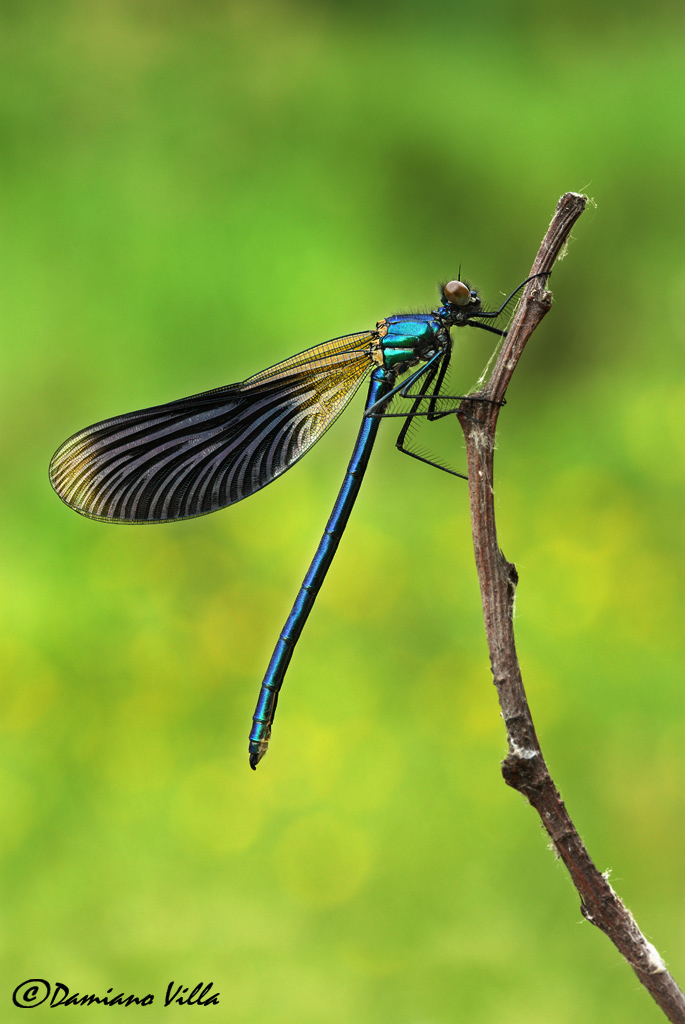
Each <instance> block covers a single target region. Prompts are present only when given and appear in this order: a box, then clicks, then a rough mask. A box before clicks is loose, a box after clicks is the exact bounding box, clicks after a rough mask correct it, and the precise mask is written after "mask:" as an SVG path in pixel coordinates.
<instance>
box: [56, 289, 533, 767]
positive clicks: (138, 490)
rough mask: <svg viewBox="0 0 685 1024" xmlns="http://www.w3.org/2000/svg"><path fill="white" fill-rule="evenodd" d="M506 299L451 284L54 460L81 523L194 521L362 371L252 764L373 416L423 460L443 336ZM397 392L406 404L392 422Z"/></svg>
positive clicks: (285, 459)
mask: <svg viewBox="0 0 685 1024" xmlns="http://www.w3.org/2000/svg"><path fill="white" fill-rule="evenodd" d="M524 284H525V282H524ZM521 287H523V285H519V288H517V289H516V292H518V291H519V289H520V288H521ZM516 292H513V293H512V295H510V296H509V298H508V299H507V300H506V301H505V302H504V303H503V305H502V306H501V307H500V308H499V309H498V310H493V311H486V310H483V308H482V306H481V301H480V299H479V297H478V294H477V293H476V292H475V291H472V290H471V289H470V288H469V287H468V286H467V285H465V284H464V283H463V282H461V281H451V282H450V283H449V284H446V285H445V286H444V287H443V288H442V290H441V296H442V304H441V305H440V307H439V308H438V309H437V310H434V311H433V312H430V313H415V314H414V313H410V314H407V313H403V314H395V315H393V316H389V317H386V318H385V319H383V320H380V321H379V322H378V324H377V325H376V328H375V329H374V330H370V331H364V332H361V333H357V334H348V335H345V336H344V337H341V338H335V339H333V340H332V341H327V342H324V343H323V344H321V345H316V346H315V347H314V348H310V349H307V350H306V351H305V352H302V353H300V354H299V355H296V356H292V357H291V358H289V359H286V360H284V361H283V362H281V363H277V364H276V365H275V366H272V367H270V368H269V369H267V370H262V371H261V372H260V373H257V374H255V375H254V376H253V377H250V378H248V379H247V380H245V381H243V382H242V383H240V384H229V385H227V386H225V387H221V388H216V389H215V390H213V391H205V392H203V393H202V394H199V395H193V396H191V397H190V398H182V399H179V400H178V401H175V402H169V403H167V404H166V405H158V406H154V407H153V408H150V409H142V410H141V411H139V412H132V413H125V414H123V415H121V416H114V417H112V418H111V419H108V420H103V421H102V422H100V423H96V424H94V425H93V426H91V427H87V428H86V429H85V430H81V431H79V432H78V433H77V434H74V435H73V437H70V438H69V439H68V440H67V441H65V442H64V444H63V445H61V447H60V448H59V449H58V450H57V452H56V453H55V455H54V456H53V459H52V461H51V463H50V480H51V483H52V486H53V487H54V489H55V491H56V492H57V494H58V495H59V497H60V498H61V499H62V500H63V501H64V502H65V503H66V504H67V505H69V506H70V507H71V508H72V509H74V510H75V511H76V512H78V513H80V514H81V515H84V516H87V517H88V518H90V519H97V520H100V521H102V522H108V523H139V524H141V523H161V522H174V521H177V520H179V519H189V518H192V517H194V516H201V515H205V514H206V513H209V512H216V511H217V510H218V509H221V508H225V507H226V506H228V505H232V504H234V503H235V502H237V501H240V500H241V499H242V498H246V497H248V495H250V494H254V492H255V491H258V490H259V489H260V488H262V487H264V486H266V484H269V483H271V481H272V480H275V479H276V477H278V476H280V475H281V473H284V472H285V471H286V470H287V469H289V468H290V467H291V466H292V465H294V463H295V462H297V461H298V459H300V458H301V457H302V456H303V455H304V454H305V453H306V452H307V451H308V450H309V449H310V448H311V446H312V445H313V444H314V443H315V442H316V441H318V440H319V438H320V437H321V436H322V434H323V433H324V432H325V431H326V430H327V429H328V427H329V426H330V425H331V423H333V421H334V420H335V419H336V418H337V416H338V415H339V414H340V412H342V410H343V409H344V407H345V406H346V405H347V403H348V402H349V401H350V399H351V398H352V396H353V394H354V393H355V391H356V390H357V388H358V387H359V385H360V384H361V382H362V380H363V379H364V377H366V376H367V375H368V374H369V372H370V385H369V392H368V396H367V400H366V405H365V409H364V416H363V419H362V423H361V427H360V430H359V434H358V437H357V441H356V443H355V446H354V450H353V453H352V458H351V460H350V464H349V466H348V468H347V473H346V474H345V479H344V480H343V484H342V487H341V489H340V492H339V494H338V497H337V498H336V501H335V505H334V506H333V511H332V513H331V516H330V519H329V521H328V524H327V526H326V530H325V532H324V535H323V537H322V538H321V542H320V544H319V547H318V549H317V551H316V554H315V556H314V559H313V561H312V564H311V566H310V568H309V571H308V572H307V575H306V577H305V580H304V583H303V584H302V587H301V588H300V591H299V593H298V595H297V598H296V600H295V604H294V606H293V610H292V611H291V613H290V615H289V617H288V620H287V622H286V624H285V626H284V628H283V631H282V632H281V635H280V637H279V640H278V643H277V644H276V648H275V650H274V654H273V656H272V658H271V661H270V663H269V667H268V669H267V672H266V675H265V677H264V682H263V683H262V688H261V691H260V695H259V701H258V703H257V709H256V711H255V715H254V720H253V728H252V731H251V733H250V743H249V752H250V764H251V766H252V767H253V768H256V766H257V764H258V763H259V761H260V760H261V758H262V757H263V756H264V753H265V752H266V749H267V745H268V741H269V736H270V733H271V724H272V722H273V717H274V713H275V710H276V703H277V700H278V694H279V691H280V688H281V685H282V682H283V678H284V675H285V671H286V669H287V667H288V663H289V662H290V658H291V656H292V652H293V648H294V646H295V644H296V643H297V640H298V639H299V636H300V633H301V631H302V627H303V626H304V623H305V622H306V620H307V617H308V615H309V612H310V611H311V608H312V605H313V603H314V600H315V598H316V595H317V593H318V591H319V589H320V587H321V584H322V583H323V580H324V577H325V575H326V572H327V571H328V568H329V566H330V564H331V561H332V559H333V555H334V554H335V551H336V548H337V546H338V543H339V541H340V538H341V536H342V533H343V531H344V529H345V525H346V523H347V520H348V517H349V515H350V512H351V510H352V506H353V504H354V501H355V498H356V496H357V493H358V491H359V487H360V485H361V481H362V477H363V475H364V471H365V469H366V466H367V463H368V460H369V456H370V454H371V449H372V447H373V443H374V440H375V437H376V433H377V431H378V426H379V423H380V420H381V419H382V418H384V417H387V416H396V415H399V416H401V417H403V418H404V424H403V426H402V429H401V430H400V433H399V436H398V439H397V447H398V448H399V449H400V450H401V451H403V452H405V453H406V454H408V455H412V456H414V457H415V458H419V459H420V460H421V461H424V462H429V463H430V460H429V459H427V458H425V457H424V456H422V455H418V454H417V453H415V452H413V451H411V450H410V449H409V448H408V447H407V444H406V441H407V434H408V431H409V428H410V426H411V424H412V422H413V420H414V419H415V418H416V417H419V416H425V417H428V418H429V419H439V418H441V417H442V416H445V415H448V414H450V413H454V412H455V411H456V406H454V405H453V404H452V405H451V406H450V405H449V401H450V400H452V402H454V401H457V400H459V399H460V398H461V396H450V395H445V394H443V385H444V381H445V374H446V372H447V368H448V366H449V362H450V358H451V353H452V340H451V336H450V331H451V329H452V328H453V327H464V326H471V327H479V328H482V329H483V330H487V331H491V332H492V333H494V334H498V335H502V334H504V333H505V332H503V331H500V330H499V329H498V328H496V327H493V326H491V325H490V324H489V323H487V321H489V320H494V319H496V318H497V317H498V316H499V315H500V314H501V313H502V312H503V310H504V308H505V307H506V305H507V304H508V302H509V301H510V300H511V298H513V295H515V294H516ZM410 370H411V371H412V372H411V373H410V374H409V376H408V377H405V376H404V375H405V374H407V373H408V372H409V371H410ZM399 378H403V379H402V381H401V382H400V383H398V379H399ZM398 395H399V396H400V397H401V398H403V399H407V400H408V401H409V402H410V403H411V405H410V407H409V409H408V410H406V409H405V411H404V412H402V413H391V412H389V406H390V403H391V402H392V399H393V398H394V397H395V396H398ZM446 399H447V400H448V403H447V404H448V407H447V408H445V400H446ZM430 464H433V463H430ZM438 468H441V469H443V468H445V467H442V466H439V467H438ZM448 471H449V472H452V471H451V470H448ZM455 475H457V476H459V475H461V474H455Z"/></svg>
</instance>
